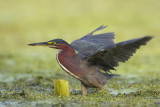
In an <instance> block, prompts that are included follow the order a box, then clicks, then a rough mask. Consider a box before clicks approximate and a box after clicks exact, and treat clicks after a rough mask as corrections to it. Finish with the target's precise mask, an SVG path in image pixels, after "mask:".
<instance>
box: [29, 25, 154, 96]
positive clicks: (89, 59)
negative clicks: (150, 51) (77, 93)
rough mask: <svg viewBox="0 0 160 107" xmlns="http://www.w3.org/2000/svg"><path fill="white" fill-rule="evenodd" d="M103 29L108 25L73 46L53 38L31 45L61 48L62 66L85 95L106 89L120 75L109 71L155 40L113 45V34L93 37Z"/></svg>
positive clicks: (141, 39)
mask: <svg viewBox="0 0 160 107" xmlns="http://www.w3.org/2000/svg"><path fill="white" fill-rule="evenodd" d="M104 28H106V26H100V27H98V28H97V29H95V30H94V31H92V32H91V33H89V34H87V35H86V36H84V37H82V38H80V39H78V40H75V41H73V42H72V43H71V44H68V43H67V42H66V41H64V40H62V39H54V40H50V41H47V42H40V43H31V44H29V45H31V46H48V47H50V48H54V49H58V50H59V52H58V53H57V61H58V63H59V65H60V66H61V68H62V69H63V70H64V71H66V72H67V73H68V74H69V75H71V76H73V77H74V78H76V79H78V80H80V81H81V90H82V94H83V95H87V90H88V88H97V89H101V90H103V89H102V87H103V86H104V85H105V84H107V82H108V80H109V79H111V78H113V77H117V76H119V75H117V74H112V73H111V72H110V70H115V68H114V67H117V66H118V65H119V62H125V61H127V60H128V59H129V58H130V57H131V56H132V55H133V53H135V52H136V50H137V49H139V48H140V46H142V45H146V43H147V42H148V41H149V40H150V39H152V36H144V37H141V38H137V39H132V40H128V41H124V42H120V43H114V36H115V35H114V33H113V32H110V33H103V34H96V35H94V32H96V31H98V30H101V29H104ZM76 51H77V52H76ZM104 71H105V72H104Z"/></svg>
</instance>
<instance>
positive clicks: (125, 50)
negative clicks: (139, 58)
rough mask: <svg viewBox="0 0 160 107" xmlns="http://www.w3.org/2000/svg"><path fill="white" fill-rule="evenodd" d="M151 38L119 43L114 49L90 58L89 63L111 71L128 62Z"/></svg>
mask: <svg viewBox="0 0 160 107" xmlns="http://www.w3.org/2000/svg"><path fill="white" fill-rule="evenodd" d="M151 38H152V37H151V36H145V37H142V38H138V39H132V40H128V41H124V42H120V43H117V44H115V45H114V47H112V48H109V49H106V50H104V51H99V52H97V53H95V54H94V55H92V56H90V57H88V59H87V62H88V64H89V65H90V66H97V67H99V68H100V69H102V70H105V71H109V70H111V69H114V67H116V66H118V62H125V61H127V60H128V59H129V58H130V57H131V56H132V55H133V53H135V52H136V50H137V49H139V48H140V46H141V45H145V44H146V43H147V42H148V41H149V40H150V39H151Z"/></svg>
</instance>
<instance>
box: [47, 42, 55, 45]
mask: <svg viewBox="0 0 160 107" xmlns="http://www.w3.org/2000/svg"><path fill="white" fill-rule="evenodd" d="M48 44H49V45H55V44H56V42H48Z"/></svg>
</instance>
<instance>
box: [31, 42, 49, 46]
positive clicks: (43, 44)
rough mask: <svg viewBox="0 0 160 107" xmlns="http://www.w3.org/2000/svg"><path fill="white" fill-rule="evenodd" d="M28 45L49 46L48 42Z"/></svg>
mask: <svg viewBox="0 0 160 107" xmlns="http://www.w3.org/2000/svg"><path fill="white" fill-rule="evenodd" d="M28 45H30V46H49V44H48V42H39V43H31V44H28Z"/></svg>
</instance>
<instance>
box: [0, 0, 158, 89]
mask: <svg viewBox="0 0 160 107" xmlns="http://www.w3.org/2000/svg"><path fill="white" fill-rule="evenodd" d="M159 11H160V1H159V0H132V1H131V0H81V1H78V0H0V81H1V82H5V83H9V82H13V81H16V80H19V79H22V78H26V79H28V78H35V77H37V76H42V77H46V78H51V77H53V78H52V79H54V78H65V79H68V80H70V81H71V87H72V88H75V89H80V86H79V85H76V84H77V81H76V80H72V77H70V76H69V75H67V74H65V72H64V71H63V70H62V69H61V68H60V67H59V65H58V64H57V62H56V57H55V55H56V52H57V51H56V50H53V49H49V48H46V47H30V46H27V44H28V43H32V42H41V41H48V40H51V39H55V38H62V39H64V40H66V41H67V42H69V43H70V42H71V41H73V40H75V39H78V38H80V37H82V36H84V35H85V34H88V33H89V32H91V31H92V30H94V29H95V28H97V27H99V26H100V25H103V24H104V25H108V27H107V29H105V30H103V31H100V32H97V33H102V32H115V34H116V39H115V42H120V41H123V40H128V39H132V38H138V37H142V36H145V35H153V36H155V38H154V39H153V40H151V41H150V42H149V43H148V45H147V46H145V47H142V48H141V49H140V50H138V52H137V53H136V54H135V55H134V57H132V58H131V59H130V60H129V61H128V62H126V63H125V64H120V67H118V68H117V71H113V73H118V74H120V75H122V77H121V79H124V78H130V77H136V78H141V79H143V80H145V81H147V80H146V79H156V78H158V77H159V76H160V73H159V65H160V49H159V45H160V44H159V41H160V38H159V34H160V12H159ZM55 75H56V76H55ZM57 75H58V76H57ZM52 79H51V80H52ZM74 81H76V82H74ZM50 82H51V81H50ZM43 83H44V81H43ZM51 84H52V83H51ZM110 86H111V87H112V84H110ZM4 89H5V87H4Z"/></svg>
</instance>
